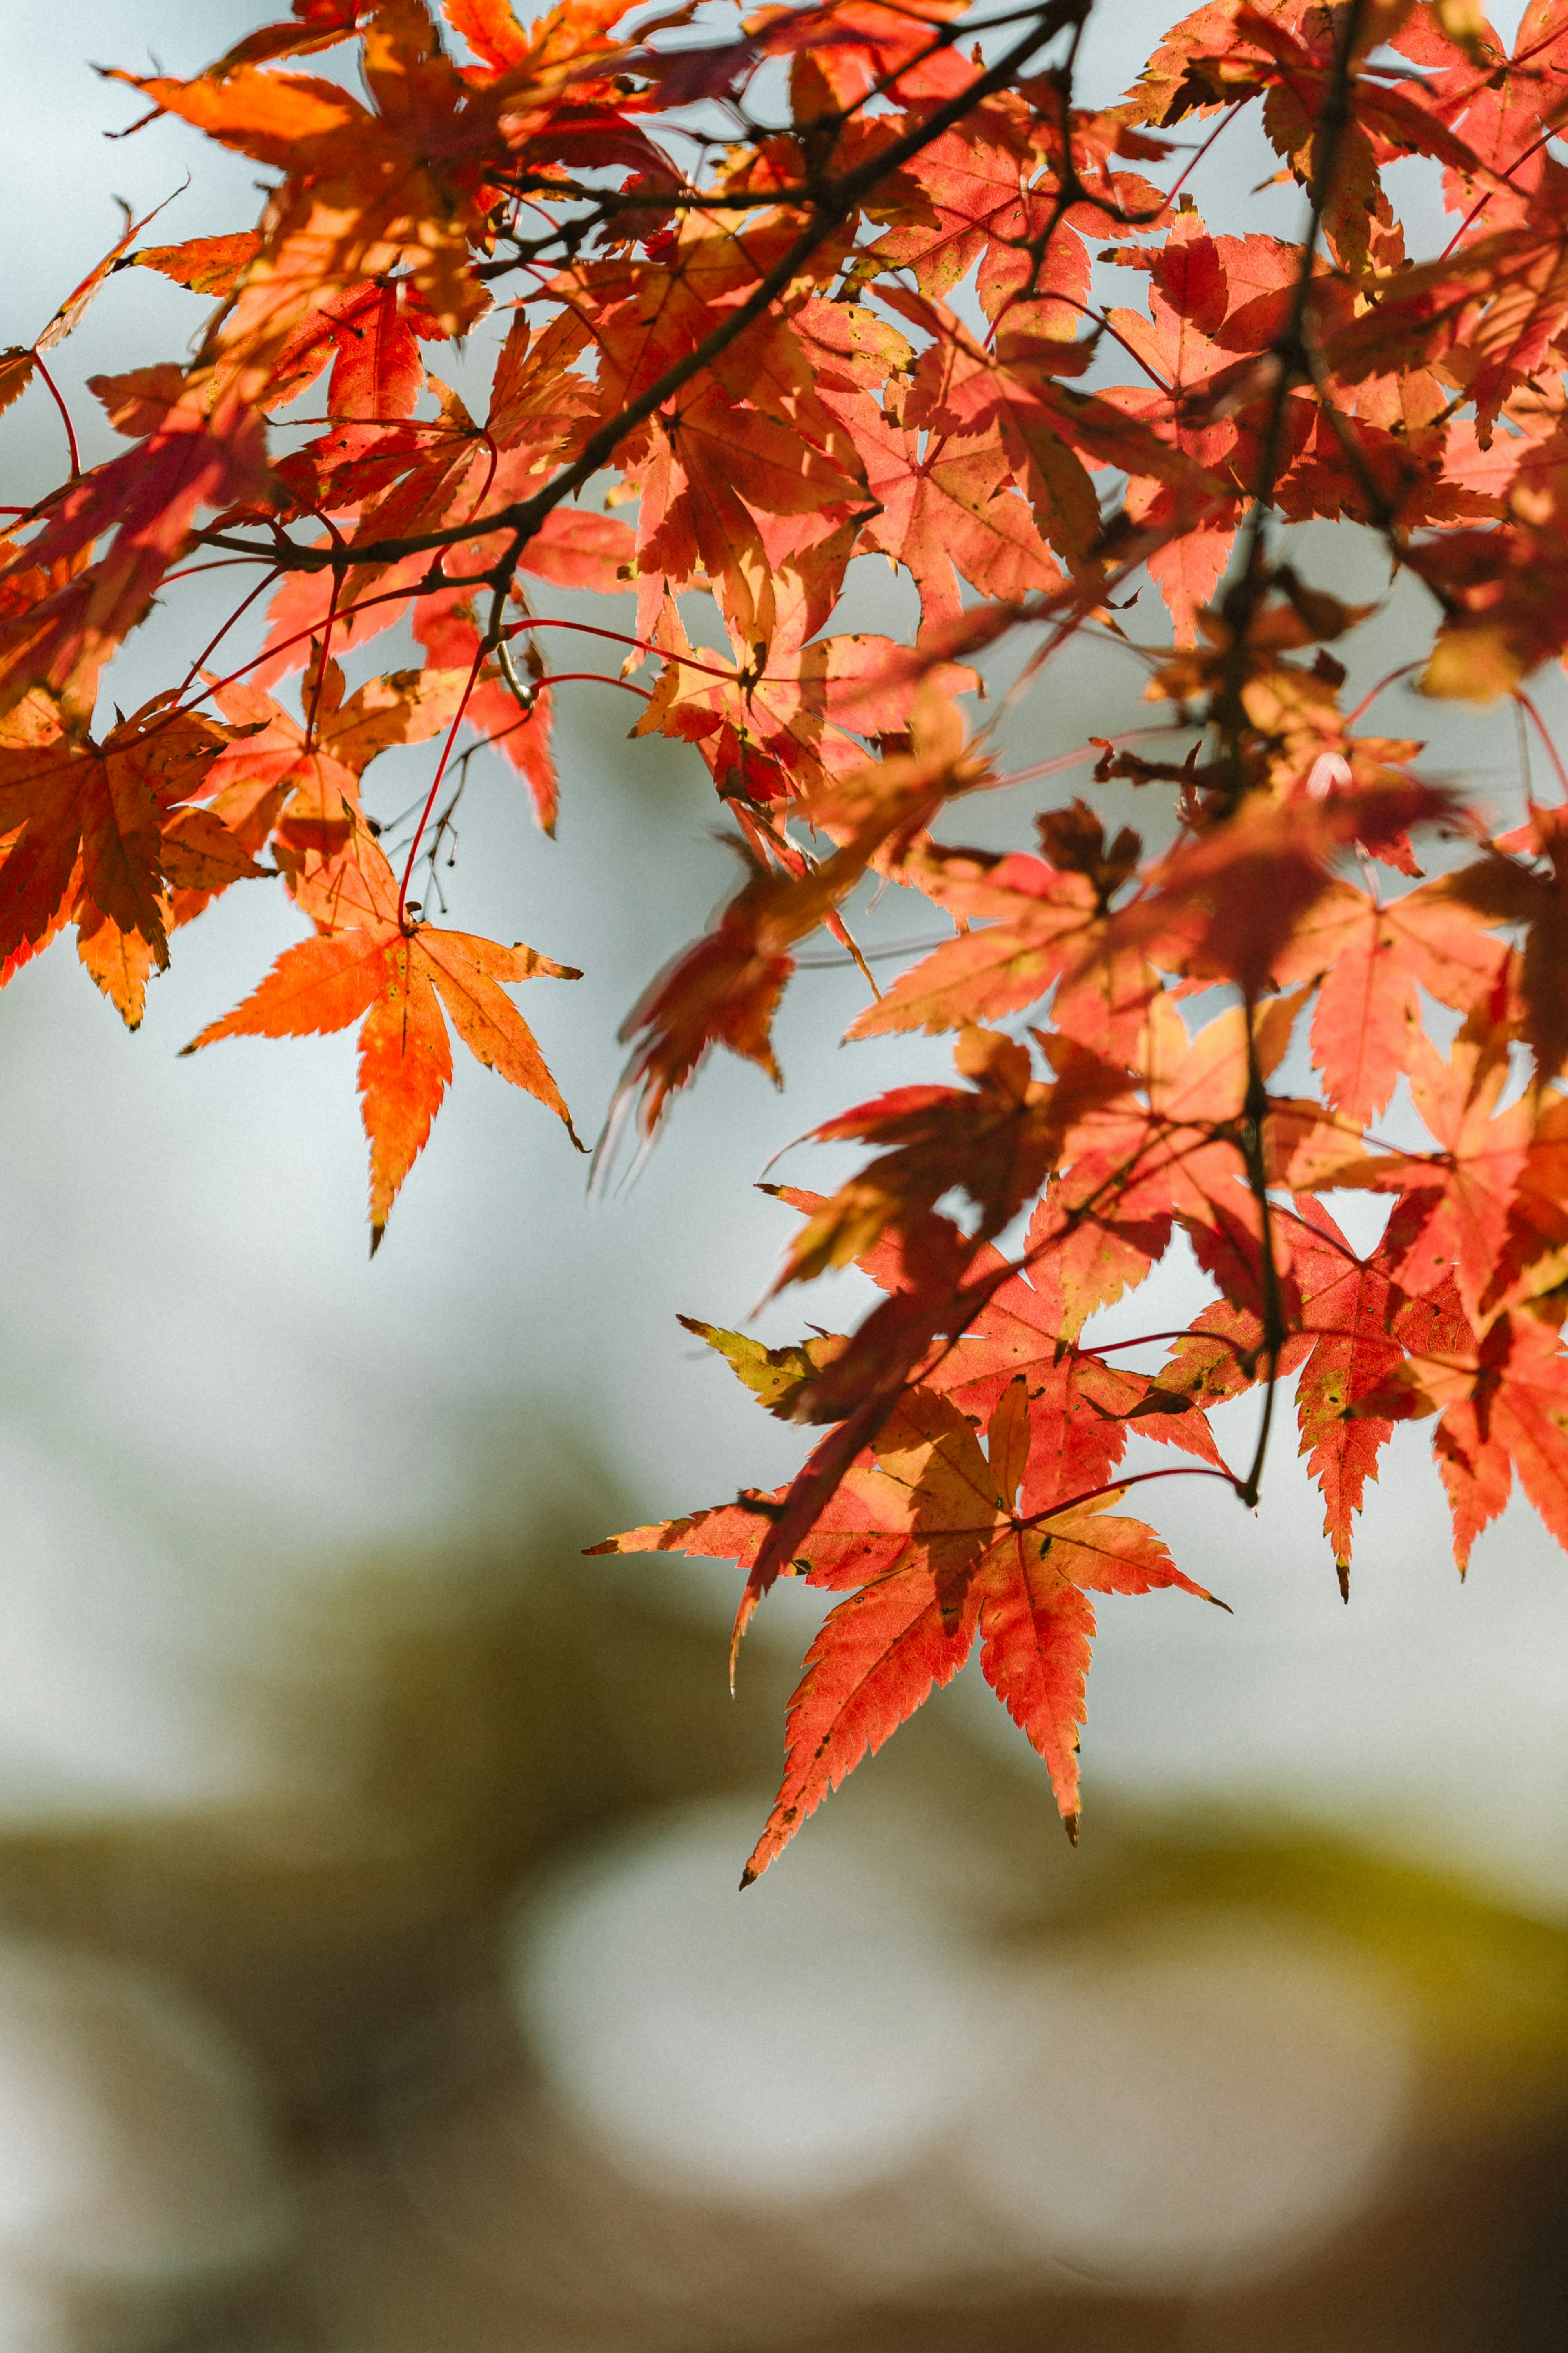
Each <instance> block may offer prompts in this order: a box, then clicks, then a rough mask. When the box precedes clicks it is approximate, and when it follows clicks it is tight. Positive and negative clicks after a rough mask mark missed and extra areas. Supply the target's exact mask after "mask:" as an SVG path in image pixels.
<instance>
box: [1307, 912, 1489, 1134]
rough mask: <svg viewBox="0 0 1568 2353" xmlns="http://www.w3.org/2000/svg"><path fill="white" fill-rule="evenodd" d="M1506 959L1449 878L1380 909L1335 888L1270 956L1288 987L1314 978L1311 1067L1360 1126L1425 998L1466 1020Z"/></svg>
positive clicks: (1376, 1102) (1401, 1056)
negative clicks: (1464, 1015)
mask: <svg viewBox="0 0 1568 2353" xmlns="http://www.w3.org/2000/svg"><path fill="white" fill-rule="evenodd" d="M1507 962H1508V952H1507V950H1506V948H1504V947H1503V946H1502V945H1501V944H1500V943H1499V942H1497V941H1495V940H1492V939H1489V938H1488V937H1487V935H1486V933H1485V931H1484V930H1483V929H1482V928H1481V919H1480V918H1479V917H1478V916H1477V915H1475V914H1474V913H1471V911H1470V910H1469V908H1468V907H1467V906H1466V904H1465V902H1464V899H1463V897H1462V895H1461V893H1460V892H1459V891H1458V890H1456V889H1454V888H1453V887H1451V886H1450V883H1449V882H1448V881H1447V879H1445V880H1444V881H1440V882H1436V883H1429V884H1427V885H1426V886H1425V887H1424V888H1423V889H1421V890H1418V891H1411V892H1407V893H1406V894H1405V896H1404V897H1403V898H1400V899H1395V900H1394V901H1392V902H1390V903H1389V904H1388V905H1386V906H1380V905H1378V903H1377V902H1376V901H1375V900H1373V898H1372V897H1371V896H1370V895H1369V894H1368V893H1367V892H1363V891H1358V890H1356V889H1355V888H1354V887H1353V886H1352V884H1350V883H1348V882H1334V883H1332V884H1331V886H1330V888H1329V890H1328V891H1327V892H1325V893H1324V895H1323V896H1322V897H1321V899H1320V900H1319V902H1318V903H1317V904H1316V906H1314V907H1312V908H1310V910H1309V911H1308V912H1307V913H1305V914H1304V915H1303V916H1302V917H1301V919H1300V921H1299V922H1298V923H1297V924H1296V925H1295V927H1294V929H1293V931H1292V933H1291V934H1290V938H1289V942H1288V944H1286V946H1285V947H1284V948H1283V949H1282V950H1281V951H1280V953H1279V954H1278V955H1276V957H1275V959H1274V977H1275V978H1276V979H1277V980H1278V981H1279V983H1280V985H1281V986H1282V987H1286V988H1289V987H1295V986H1297V985H1298V984H1299V983H1300V982H1302V981H1304V980H1314V981H1318V982H1319V983H1320V984H1321V986H1320V987H1319V991H1318V1001H1317V1005H1316V1008H1315V1009H1314V1011H1313V1015H1312V1060H1313V1061H1314V1063H1315V1064H1316V1065H1317V1068H1318V1069H1319V1070H1320V1071H1321V1072H1322V1075H1323V1088H1324V1092H1325V1093H1326V1094H1327V1096H1328V1098H1329V1101H1330V1102H1331V1103H1332V1104H1333V1105H1334V1107H1335V1108H1336V1110H1339V1111H1342V1112H1343V1113H1345V1114H1346V1116H1347V1118H1350V1119H1353V1120H1356V1121H1358V1122H1364V1121H1366V1120H1368V1119H1371V1118H1373V1116H1374V1115H1375V1114H1376V1113H1378V1112H1380V1111H1382V1110H1383V1109H1384V1105H1385V1104H1386V1103H1387V1102H1388V1099H1389V1096H1390V1095H1391V1094H1392V1093H1393V1092H1394V1082H1395V1081H1396V1080H1397V1078H1398V1076H1399V1074H1400V1072H1401V1071H1404V1070H1406V1069H1407V1068H1408V1067H1409V1065H1410V1061H1411V1057H1412V1055H1413V1054H1414V1053H1415V1050H1416V1041H1417V1039H1419V1037H1420V1034H1421V1001H1420V991H1421V990H1422V989H1423V988H1425V989H1426V991H1427V992H1428V993H1429V994H1430V995H1431V996H1433V997H1436V999H1437V1000H1438V1002H1439V1004H1442V1005H1449V1006H1452V1007H1453V1008H1455V1010H1456V1011H1457V1012H1460V1013H1468V1012H1471V1011H1472V1010H1474V1008H1476V1007H1477V1006H1479V1005H1481V1004H1483V1003H1486V1002H1487V1001H1488V1000H1489V998H1490V997H1491V995H1492V993H1493V991H1494V990H1495V989H1496V988H1497V987H1498V985H1499V983H1500V980H1501V977H1502V975H1503V972H1504V969H1505V967H1506V965H1507Z"/></svg>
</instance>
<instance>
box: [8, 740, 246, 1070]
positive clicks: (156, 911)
mask: <svg viewBox="0 0 1568 2353" xmlns="http://www.w3.org/2000/svg"><path fill="white" fill-rule="evenodd" d="M171 705H174V706H175V707H174V708H171V707H170V706H171ZM26 732H27V733H33V731H32V730H30V729H29V730H27V731H26ZM230 741H231V731H230V730H228V729H226V728H224V727H221V726H219V725H218V724H216V723H215V722H214V721H212V720H210V719H207V718H205V716H203V715H202V714H201V713H199V712H190V711H181V710H180V709H179V708H178V707H177V700H176V698H175V697H174V696H173V695H168V694H163V695H158V696H155V697H154V698H153V701H152V702H149V703H147V704H144V705H143V707H142V709H141V710H140V711H138V712H135V713H134V714H133V716H132V718H130V719H128V720H123V721H122V722H121V723H120V724H119V725H118V726H117V727H115V728H114V729H112V730H111V731H110V733H109V734H108V735H107V736H106V737H105V738H104V741H103V743H102V744H95V743H94V742H93V741H92V739H91V737H90V736H88V735H86V734H85V733H84V734H81V735H79V736H72V735H70V734H68V733H66V732H65V731H64V729H62V728H61V727H60V725H59V723H58V717H56V718H54V719H53V722H52V725H51V726H50V727H49V732H47V733H40V734H39V735H38V736H37V740H34V741H32V742H30V743H26V744H18V743H15V742H12V743H10V744H6V743H5V742H4V741H0V842H3V844H4V855H3V860H0V972H4V973H6V974H8V973H9V972H10V971H12V970H15V969H16V965H18V964H20V963H22V962H25V961H26V958H27V957H28V956H30V955H32V954H34V953H35V952H36V951H37V949H38V948H40V947H42V946H43V945H44V944H46V942H47V940H49V939H50V938H51V937H52V936H53V934H55V932H56V931H57V930H58V928H59V926H60V924H61V923H64V922H65V921H66V920H67V919H68V917H69V918H72V919H74V921H75V922H76V923H77V926H78V934H79V948H80V953H81V960H82V962H83V964H84V965H86V966H87V968H88V970H89V972H90V973H91V975H92V976H93V978H94V979H95V980H96V981H97V982H98V985H99V987H100V988H102V989H103V991H104V993H105V995H106V996H108V997H110V999H111V1001H112V1002H113V1003H114V1005H115V1006H116V1007H117V1008H118V1009H119V1011H120V1012H121V1015H122V1016H123V1017H124V1019H125V1021H126V1023H127V1026H128V1027H129V1028H131V1029H135V1028H136V1027H137V1025H138V1023H139V1022H140V1021H141V1018H142V1010H143V1007H144V1003H145V997H146V984H147V980H148V977H149V976H150V974H151V973H152V972H153V969H154V968H157V969H159V970H162V969H163V967H165V966H166V965H167V964H168V961H169V940H168V927H169V923H170V920H171V916H170V906H169V892H170V889H171V888H172V887H188V886H191V885H193V884H195V883H196V882H197V881H198V880H199V881H201V882H202V883H203V884H204V885H205V887H209V888H210V887H215V886H220V885H221V884H223V883H226V882H228V881H237V880H238V879H239V878H240V877H241V876H243V875H248V874H255V873H257V872H258V871H259V870H258V868H257V867H256V866H255V865H254V864H253V862H252V860H251V859H250V858H249V857H248V856H247V853H246V850H245V849H244V847H243V845H242V844H241V842H240V841H239V840H238V839H237V838H236V837H235V836H234V835H233V834H231V833H230V832H229V831H228V829H227V828H226V826H225V825H224V824H223V822H222V819H221V818H219V817H217V816H216V815H214V814H213V813H212V812H210V811H206V810H198V809H190V808H187V807H184V806H183V805H184V803H186V802H188V801H190V800H191V799H192V798H193V797H199V796H200V795H201V794H202V793H203V791H204V789H205V778H206V777H207V776H208V774H209V772H210V770H211V768H212V767H213V765H214V764H215V763H216V760H217V758H218V756H219V754H221V753H222V752H223V751H224V749H225V747H226V745H227V744H229V743H230Z"/></svg>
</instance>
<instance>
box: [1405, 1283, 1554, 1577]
mask: <svg viewBox="0 0 1568 2353" xmlns="http://www.w3.org/2000/svg"><path fill="white" fill-rule="evenodd" d="M1422 1309H1425V1310H1426V1314H1424V1315H1422V1314H1420V1311H1421V1310H1422ZM1400 1336H1401V1338H1402V1339H1403V1341H1404V1344H1405V1349H1406V1352H1407V1355H1406V1361H1405V1365H1404V1366H1401V1367H1400V1368H1399V1370H1398V1371H1397V1372H1396V1373H1395V1374H1394V1376H1393V1377H1391V1378H1390V1379H1389V1380H1388V1381H1387V1382H1386V1383H1385V1384H1384V1387H1383V1388H1381V1389H1380V1390H1376V1391H1374V1392H1373V1394H1372V1395H1371V1396H1370V1397H1369V1398H1366V1399H1365V1400H1364V1403H1363V1411H1367V1412H1371V1413H1375V1414H1380V1415H1387V1416H1390V1417H1392V1418H1394V1419H1418V1418H1421V1417H1423V1416H1425V1415H1427V1414H1431V1413H1436V1414H1437V1415H1438V1420H1437V1422H1436V1428H1435V1429H1434V1431H1433V1438H1432V1446H1433V1452H1434V1455H1435V1456H1436V1463H1437V1470H1438V1473H1439V1476H1440V1477H1441V1479H1442V1482H1443V1485H1444V1488H1445V1490H1446V1491H1447V1498H1448V1507H1449V1512H1450V1514H1451V1516H1452V1519H1453V1525H1454V1558H1455V1562H1456V1565H1457V1566H1458V1570H1459V1573H1460V1575H1461V1576H1463V1575H1464V1573H1465V1571H1466V1569H1467V1568H1468V1565H1469V1556H1470V1551H1471V1547H1472V1546H1473V1545H1474V1543H1475V1540H1476V1538H1477V1537H1478V1536H1479V1535H1480V1534H1481V1533H1482V1531H1483V1530H1484V1529H1485V1528H1487V1527H1488V1526H1489V1525H1490V1524H1491V1522H1492V1521H1493V1520H1495V1519H1496V1518H1497V1516H1498V1514H1500V1512H1501V1510H1502V1508H1503V1506H1504V1504H1506V1503H1507V1502H1508V1499H1509V1494H1510V1490H1511V1487H1512V1484H1513V1475H1514V1472H1516V1471H1517V1472H1518V1473H1519V1477H1520V1481H1521V1484H1522V1486H1523V1488H1524V1492H1525V1493H1526V1494H1527V1495H1528V1496H1529V1498H1530V1500H1531V1503H1532V1504H1534V1505H1535V1508H1536V1510H1537V1511H1538V1512H1539V1513H1540V1514H1541V1517H1542V1520H1543V1521H1544V1523H1545V1525H1546V1526H1547V1527H1548V1528H1549V1529H1550V1530H1551V1532H1552V1535H1554V1536H1555V1537H1556V1539H1557V1541H1558V1543H1559V1544H1561V1545H1568V1453H1565V1451H1564V1448H1563V1438H1564V1435H1565V1434H1568V1356H1564V1354H1563V1347H1562V1345H1561V1342H1560V1340H1559V1338H1558V1335H1556V1334H1555V1333H1554V1332H1553V1331H1552V1330H1551V1329H1550V1328H1548V1327H1547V1326H1544V1325H1542V1324H1540V1323H1538V1322H1536V1321H1535V1319H1534V1318H1533V1317H1531V1316H1529V1315H1500V1316H1499V1317H1498V1318H1497V1320H1496V1321H1495V1323H1493V1324H1492V1325H1491V1327H1490V1329H1489V1331H1488V1332H1487V1334H1486V1335H1485V1337H1484V1338H1482V1339H1480V1340H1478V1339H1477V1337H1476V1335H1475V1333H1474V1332H1473V1330H1472V1329H1471V1328H1470V1326H1469V1324H1468V1323H1467V1321H1466V1319H1465V1316H1464V1314H1463V1311H1462V1310H1461V1308H1460V1305H1459V1302H1458V1296H1457V1294H1456V1293H1455V1292H1454V1291H1453V1289H1452V1287H1451V1286H1448V1287H1446V1288H1445V1289H1444V1290H1440V1291H1438V1292H1437V1293H1436V1294H1435V1295H1434V1297H1433V1299H1432V1300H1431V1302H1430V1303H1428V1302H1426V1301H1420V1302H1416V1303H1415V1312H1414V1313H1412V1312H1410V1311H1407V1312H1406V1314H1405V1317H1404V1318H1402V1328H1401V1333H1400Z"/></svg>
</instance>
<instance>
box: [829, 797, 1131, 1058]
mask: <svg viewBox="0 0 1568 2353" xmlns="http://www.w3.org/2000/svg"><path fill="white" fill-rule="evenodd" d="M1037 822H1038V824H1039V827H1040V832H1041V839H1042V843H1043V846H1044V847H1045V848H1046V849H1047V852H1050V851H1054V852H1055V854H1056V857H1057V859H1058V861H1059V862H1058V864H1057V865H1054V866H1053V865H1051V864H1050V863H1048V862H1047V860H1042V859H1036V858H1029V857H1026V856H1024V855H1023V854H1022V853H1021V852H1019V851H1016V850H1015V851H1013V852H1011V853H1010V854H1008V855H1007V856H1006V857H1004V858H993V857H989V856H987V855H986V854H985V853H984V852H983V851H972V850H946V849H931V850H930V851H927V852H924V853H923V854H920V855H917V856H915V857H912V858H910V859H906V860H903V861H901V863H900V867H899V870H898V871H899V877H900V881H912V882H916V883H918V885H919V887H920V888H921V890H922V891H923V892H925V894H926V895H927V897H928V898H931V899H934V900H935V901H936V902H937V903H938V904H939V905H940V906H944V907H947V908H949V909H951V910H952V913H954V914H955V915H958V916H961V917H962V918H963V921H964V923H966V924H967V925H969V926H971V928H969V929H966V930H964V931H963V932H960V933H959V934H957V935H956V936H955V937H954V938H953V939H952V940H949V941H944V942H943V944H942V946H941V947H939V948H938V949H936V950H935V952H934V953H933V954H932V955H929V956H927V957H926V958H925V959H924V960H923V962H921V964H919V965H915V966H914V967H913V968H912V969H911V970H910V971H909V972H904V973H900V976H899V977H898V979H897V980H896V981H895V982H894V984H893V986H892V987H891V988H890V989H889V991H888V992H887V994H886V996H885V997H882V998H881V999H880V1001H879V1003H878V1004H876V1005H873V1006H870V1007H868V1008H867V1010H866V1011H865V1012H864V1013H861V1014H858V1016H857V1017H856V1018H855V1020H854V1022H853V1023H852V1024H851V1025H850V1029H849V1032H848V1034H849V1036H850V1037H851V1038H871V1037H877V1036H880V1035H882V1034H884V1033H886V1032H888V1031H890V1030H898V1029H925V1030H928V1031H933V1030H940V1029H960V1028H962V1027H963V1025H964V1024H965V1023H968V1022H973V1021H986V1020H996V1019H999V1018H1001V1017H1002V1016H1003V1015H1005V1014H1008V1013H1016V1012H1018V1011H1020V1010H1021V1009H1022V1008H1024V1007H1025V1006H1026V1005H1032V1004H1034V1003H1035V1002H1037V1000H1038V999H1039V998H1040V997H1044V996H1046V995H1047V992H1048V991H1049V990H1050V989H1051V988H1052V987H1056V989H1057V997H1056V1003H1055V1007H1054V1011H1053V1018H1054V1020H1055V1024H1056V1027H1057V1028H1058V1029H1060V1030H1063V1031H1065V1032H1066V1033H1067V1035H1068V1036H1069V1037H1071V1038H1075V1039H1077V1040H1078V1041H1079V1044H1081V1045H1085V1046H1089V1047H1092V1048H1093V1049H1094V1050H1096V1051H1097V1052H1100V1053H1101V1054H1103V1055H1105V1056H1106V1057H1107V1058H1108V1059H1110V1060H1122V1061H1125V1060H1131V1059H1132V1057H1133V1055H1134V1054H1135V1052H1136V1049H1137V1045H1138V1042H1139V1039H1140V1037H1141V1034H1142V1027H1143V1023H1144V1020H1145V1018H1146V1016H1147V1012H1148V1008H1149V1002H1150V999H1151V997H1152V993H1153V991H1154V989H1155V987H1157V986H1158V982H1157V979H1156V976H1155V974H1154V972H1153V969H1152V966H1151V965H1149V963H1148V962H1147V961H1146V959H1145V958H1144V956H1143V955H1142V954H1141V953H1140V952H1139V951H1138V950H1137V949H1133V950H1132V951H1131V953H1130V954H1129V955H1121V956H1117V955H1114V954H1108V953H1107V946H1108V938H1107V917H1108V914H1109V912H1110V901H1111V899H1112V897H1113V896H1114V894H1115V893H1116V892H1117V891H1118V890H1119V889H1120V887H1121V884H1122V883H1124V882H1125V881H1127V879H1128V877H1129V875H1130V874H1131V871H1132V870H1133V868H1134V867H1135V866H1136V864H1137V862H1138V859H1139V855H1140V853H1141V851H1142V842H1141V841H1140V839H1139V838H1138V836H1137V835H1136V834H1134V833H1131V832H1130V831H1128V830H1126V829H1125V828H1124V829H1123V830H1122V832H1121V833H1120V834H1119V835H1118V836H1117V839H1115V841H1114V842H1112V843H1110V844H1107V843H1106V841H1105V839H1104V835H1103V832H1102V830H1101V828H1100V821H1099V819H1098V818H1095V817H1094V816H1093V815H1092V813H1091V812H1090V811H1089V809H1088V808H1087V807H1085V805H1084V803H1083V802H1082V801H1079V802H1076V803H1075V804H1074V807H1073V809H1072V810H1071V811H1070V812H1069V811H1061V810H1058V811H1053V812H1051V813H1050V814H1049V815H1047V816H1045V817H1042V818H1039V819H1038V820H1037ZM976 919H980V921H981V922H982V923H983V925H984V928H979V929H976V928H973V926H974V924H975V923H976Z"/></svg>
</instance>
